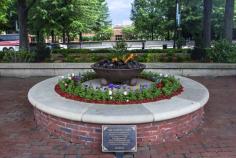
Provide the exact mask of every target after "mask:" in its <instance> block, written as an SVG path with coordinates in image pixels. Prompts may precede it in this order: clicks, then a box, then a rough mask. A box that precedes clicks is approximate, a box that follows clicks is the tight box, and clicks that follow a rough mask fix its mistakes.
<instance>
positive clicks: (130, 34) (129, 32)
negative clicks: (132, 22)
mask: <svg viewBox="0 0 236 158" xmlns="http://www.w3.org/2000/svg"><path fill="white" fill-rule="evenodd" d="M122 33H123V36H124V39H126V40H134V39H138V33H137V31H136V30H135V27H134V26H126V27H124V28H123V29H122Z"/></svg>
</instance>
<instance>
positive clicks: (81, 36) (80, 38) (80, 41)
mask: <svg viewBox="0 0 236 158" xmlns="http://www.w3.org/2000/svg"><path fill="white" fill-rule="evenodd" d="M82 41H83V35H82V32H80V33H79V46H80V49H81V48H82Z"/></svg>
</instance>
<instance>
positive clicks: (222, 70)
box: [0, 63, 236, 77]
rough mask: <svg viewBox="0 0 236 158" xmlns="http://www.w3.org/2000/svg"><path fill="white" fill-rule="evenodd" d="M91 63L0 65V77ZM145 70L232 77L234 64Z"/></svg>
mask: <svg viewBox="0 0 236 158" xmlns="http://www.w3.org/2000/svg"><path fill="white" fill-rule="evenodd" d="M91 64H92V63H0V76H10V77H29V76H57V75H63V74H67V73H72V72H83V71H87V70H89V69H90V65H91ZM146 66H147V68H146V70H147V71H149V70H151V71H156V72H161V73H169V74H175V75H183V76H234V75H236V64H224V63H220V64H218V63H147V64H146Z"/></svg>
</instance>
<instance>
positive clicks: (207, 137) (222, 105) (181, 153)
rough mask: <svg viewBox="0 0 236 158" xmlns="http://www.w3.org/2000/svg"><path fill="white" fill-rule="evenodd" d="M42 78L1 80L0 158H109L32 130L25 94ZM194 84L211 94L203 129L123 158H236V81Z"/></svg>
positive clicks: (201, 79) (210, 80)
mask: <svg viewBox="0 0 236 158" xmlns="http://www.w3.org/2000/svg"><path fill="white" fill-rule="evenodd" d="M44 79H46V78H43V77H40V78H25V79H20V78H2V77H1V78H0V158H113V157H114V155H113V154H104V153H101V152H100V151H94V150H92V149H87V148H86V147H84V146H82V145H75V144H71V143H68V142H65V141H63V140H62V139H60V138H56V137H54V136H51V135H49V134H48V132H46V131H44V130H40V129H38V128H37V127H36V126H35V122H34V115H33V112H32V106H31V105H30V103H29V102H28V100H27V93H28V90H29V88H30V87H32V86H33V85H34V84H36V83H37V82H39V81H41V80H44ZM193 79H194V80H197V81H199V82H201V83H202V84H204V85H205V86H206V87H207V88H208V89H209V92H210V100H209V102H208V104H207V105H206V107H205V112H206V114H205V121H204V124H203V125H202V126H201V128H199V129H198V130H197V131H194V132H193V133H192V134H190V135H188V136H186V137H184V138H181V139H180V140H179V141H177V142H174V143H166V144H160V145H155V146H146V147H142V148H139V149H138V152H137V153H134V154H127V155H126V156H125V158H236V77H216V78H213V77H193Z"/></svg>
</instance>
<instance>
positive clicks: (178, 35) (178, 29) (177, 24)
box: [174, 0, 181, 48]
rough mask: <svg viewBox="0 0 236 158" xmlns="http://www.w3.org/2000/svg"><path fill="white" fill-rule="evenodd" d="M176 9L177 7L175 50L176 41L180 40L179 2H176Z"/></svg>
mask: <svg viewBox="0 0 236 158" xmlns="http://www.w3.org/2000/svg"><path fill="white" fill-rule="evenodd" d="M175 7H176V12H175V38H174V48H175V47H176V41H177V40H178V39H179V37H180V31H181V28H180V25H181V21H180V18H181V14H180V4H179V0H176V1H175Z"/></svg>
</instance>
